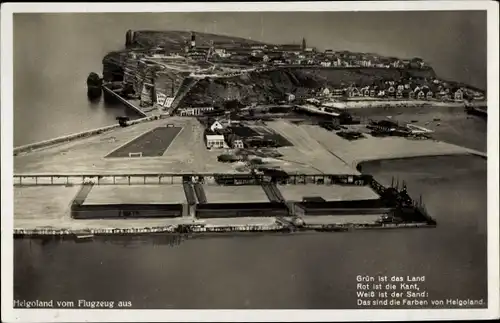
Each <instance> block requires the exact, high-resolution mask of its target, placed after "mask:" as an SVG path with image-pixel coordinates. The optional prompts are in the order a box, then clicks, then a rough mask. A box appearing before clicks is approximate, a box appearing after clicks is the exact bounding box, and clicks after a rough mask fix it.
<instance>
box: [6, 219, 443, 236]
mask: <svg viewBox="0 0 500 323" xmlns="http://www.w3.org/2000/svg"><path fill="white" fill-rule="evenodd" d="M434 227H436V224H430V223H425V222H416V223H400V224H396V223H385V224H378V223H373V224H310V225H303V226H300V227H295V226H291V227H290V226H286V225H281V224H279V223H278V222H276V223H274V224H267V225H234V226H233V225H227V226H216V225H200V224H180V225H171V226H162V227H155V228H127V229H111V228H106V229H77V230H71V229H50V228H40V229H17V228H16V229H14V230H13V235H14V238H15V239H23V238H29V239H36V238H44V237H54V238H55V237H60V238H63V239H64V238H74V239H77V240H80V239H81V240H84V239H89V238H93V237H105V236H108V237H110V236H111V237H112V236H151V235H155V234H162V235H169V234H172V235H174V234H178V235H182V234H202V233H244V232H254V233H258V232H276V233H279V232H281V233H290V234H292V233H299V232H349V231H354V230H382V229H385V230H387V229H411V228H434Z"/></svg>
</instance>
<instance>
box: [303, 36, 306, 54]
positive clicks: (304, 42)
mask: <svg viewBox="0 0 500 323" xmlns="http://www.w3.org/2000/svg"><path fill="white" fill-rule="evenodd" d="M305 50H306V39H305V38H302V51H305Z"/></svg>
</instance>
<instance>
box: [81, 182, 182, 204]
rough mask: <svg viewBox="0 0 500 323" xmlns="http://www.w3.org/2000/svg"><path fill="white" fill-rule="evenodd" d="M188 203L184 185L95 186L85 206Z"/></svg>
mask: <svg viewBox="0 0 500 323" xmlns="http://www.w3.org/2000/svg"><path fill="white" fill-rule="evenodd" d="M186 202H187V200H186V195H185V193H184V189H183V187H182V184H168V185H130V186H129V185H102V186H98V185H95V186H94V187H92V189H91V190H90V193H89V195H87V198H86V199H85V202H84V203H83V204H84V205H89V204H93V205H95V204H120V203H127V204H182V203H186Z"/></svg>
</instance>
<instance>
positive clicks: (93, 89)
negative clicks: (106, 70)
mask: <svg viewBox="0 0 500 323" xmlns="http://www.w3.org/2000/svg"><path fill="white" fill-rule="evenodd" d="M101 95H102V79H101V78H100V77H99V75H97V73H94V72H91V73H90V74H89V76H88V77H87V96H88V98H89V99H91V100H93V99H97V98H100V97H101Z"/></svg>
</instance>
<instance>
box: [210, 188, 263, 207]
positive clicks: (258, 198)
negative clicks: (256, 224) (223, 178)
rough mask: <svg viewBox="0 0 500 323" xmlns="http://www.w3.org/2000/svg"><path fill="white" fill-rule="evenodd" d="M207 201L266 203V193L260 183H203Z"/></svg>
mask: <svg viewBox="0 0 500 323" xmlns="http://www.w3.org/2000/svg"><path fill="white" fill-rule="evenodd" d="M203 189H204V191H205V194H206V196H207V201H208V203H266V202H269V199H268V198H267V195H266V193H265V192H264V190H263V189H262V187H261V186H260V185H242V186H217V185H203Z"/></svg>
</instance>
